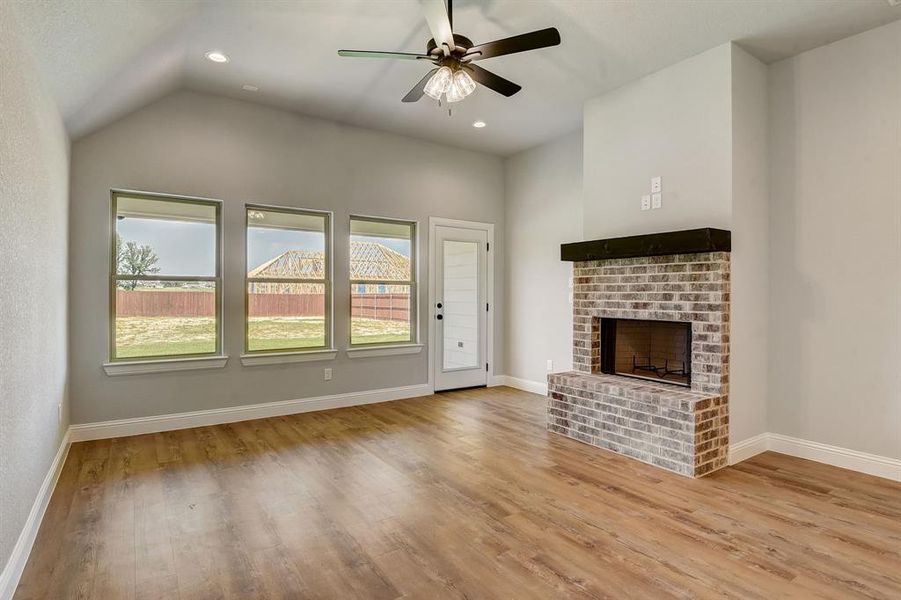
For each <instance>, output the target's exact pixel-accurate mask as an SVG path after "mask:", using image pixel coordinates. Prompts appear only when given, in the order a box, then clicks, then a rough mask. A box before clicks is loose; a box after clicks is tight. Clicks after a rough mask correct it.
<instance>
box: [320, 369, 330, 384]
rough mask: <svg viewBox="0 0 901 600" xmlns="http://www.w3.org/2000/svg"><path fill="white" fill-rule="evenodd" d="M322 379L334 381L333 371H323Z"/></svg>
mask: <svg viewBox="0 0 901 600" xmlns="http://www.w3.org/2000/svg"><path fill="white" fill-rule="evenodd" d="M322 378H323V379H325V380H326V381H331V380H332V370H331V369H323V370H322Z"/></svg>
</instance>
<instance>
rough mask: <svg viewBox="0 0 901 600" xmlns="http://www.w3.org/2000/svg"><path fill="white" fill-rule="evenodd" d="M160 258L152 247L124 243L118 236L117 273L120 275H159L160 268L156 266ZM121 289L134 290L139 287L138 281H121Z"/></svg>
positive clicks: (117, 235)
mask: <svg viewBox="0 0 901 600" xmlns="http://www.w3.org/2000/svg"><path fill="white" fill-rule="evenodd" d="M158 262H159V258H158V257H157V255H156V252H154V251H153V248H151V247H150V246H139V245H138V244H136V243H134V242H125V243H124V244H123V243H122V238H121V237H119V234H118V233H117V234H116V273H118V274H119V275H138V276H141V275H153V274H154V273H159V272H160V269H159V267H157V266H155V265H156V263H158ZM119 287H120V288H122V289H124V290H133V289H135V288H136V287H138V282H137V281H134V280H132V281H120V282H119Z"/></svg>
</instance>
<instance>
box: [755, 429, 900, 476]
mask: <svg viewBox="0 0 901 600" xmlns="http://www.w3.org/2000/svg"><path fill="white" fill-rule="evenodd" d="M767 435H768V436H769V440H768V449H769V450H772V451H773V452H781V453H782V454H788V455H790V456H796V457H798V458H807V459H809V460H815V461H817V462H821V463H824V464H827V465H832V466H834V467H841V468H843V469H851V470H852V471H858V472H860V473H866V474H868V475H875V476H876V477H885V478H886V479H892V480H894V481H901V460H898V459H896V458H889V457H887V456H878V455H876V454H868V453H866V452H859V451H857V450H851V449H848V448H841V447H839V446H830V445H829V444H821V443H820V442H812V441H810V440H802V439H799V438H793V437H789V436H787V435H781V434H778V433H769V434H767Z"/></svg>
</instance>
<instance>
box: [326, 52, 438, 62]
mask: <svg viewBox="0 0 901 600" xmlns="http://www.w3.org/2000/svg"><path fill="white" fill-rule="evenodd" d="M338 56H347V57H351V58H397V59H401V60H428V59H430V58H432V57H431V56H429V55H427V54H413V53H410V52H373V51H370V50H338Z"/></svg>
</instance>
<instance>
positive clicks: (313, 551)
mask: <svg viewBox="0 0 901 600" xmlns="http://www.w3.org/2000/svg"><path fill="white" fill-rule="evenodd" d="M544 410H545V409H544V398H542V397H540V396H536V395H533V394H527V393H524V392H519V391H516V390H512V389H510V388H491V389H487V390H474V391H460V392H452V393H447V394H441V395H437V396H430V397H427V398H419V399H412V400H403V401H398V402H391V403H385V404H378V405H370V406H365V407H357V408H349V409H341V410H333V411H327V412H319V413H307V414H302V415H295V416H290V417H279V418H272V419H264V420H258V421H248V422H244V423H236V424H232V425H221V426H216V427H204V428H198V429H191V430H184V431H175V432H170V433H160V434H153V435H144V436H139V437H130V438H120V439H115V440H103V441H96V442H86V443H80V444H75V445H73V447H72V449H71V452H70V454H69V458H68V460H67V461H66V465H65V468H64V470H63V473H62V477H61V479H60V481H59V484H58V486H57V489H56V492H55V493H54V495H53V499H52V501H51V504H50V507H49V509H48V511H47V514H46V517H45V518H44V522H43V526H42V527H41V531H40V534H39V536H38V539H37V542H36V544H35V547H34V550H33V552H32V555H31V559H30V561H29V563H28V566H27V567H26V570H25V574H24V576H23V578H22V581H21V582H20V585H19V588H18V590H17V594H16V598H19V599H26V598H53V599H57V598H75V597H77V598H102V599H110V598H114V599H115V598H167V599H168V598H185V599H195V598H339V599H345V598H366V599H382V598H385V599H394V598H516V599H531V598H536V599H538V598H540V599H548V598H765V599H773V598H901V484H898V483H894V482H891V481H888V480H884V479H878V478H874V477H869V476H865V475H860V474H857V473H853V472H850V471H844V470H841V469H836V468H833V467H828V466H824V465H820V464H817V463H813V462H809V461H804V460H800V459H795V458H790V457H786V456H782V455H778V454H773V453H766V454H763V455H760V456H757V457H755V458H753V459H751V460H748V461H746V462H743V463H741V464H739V465H737V466H735V467H730V468H727V469H725V470H723V471H720V472H718V473H716V474H714V475H712V476H710V477H707V478H705V479H701V480H690V479H685V478H682V477H678V476H676V475H670V474H668V473H665V472H663V471H660V470H658V469H655V468H652V467H649V466H646V465H643V464H641V463H638V462H634V461H632V460H629V459H626V458H623V457H620V456H618V455H616V454H613V453H609V452H605V451H602V450H599V449H597V448H593V447H590V446H586V445H582V444H580V443H578V442H575V441H573V440H569V439H566V438H563V437H561V436H557V435H554V434H549V433H547V432H546V431H545V429H544V418H545V417H544V415H545V413H544Z"/></svg>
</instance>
